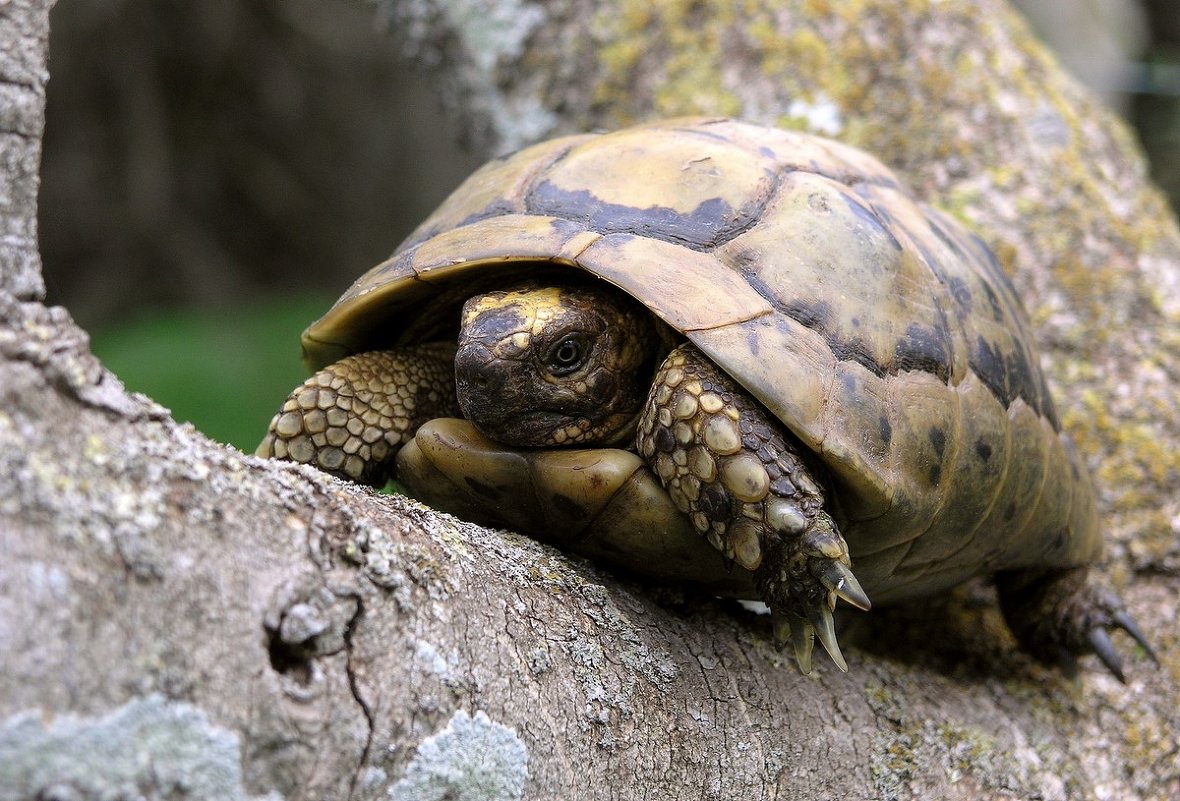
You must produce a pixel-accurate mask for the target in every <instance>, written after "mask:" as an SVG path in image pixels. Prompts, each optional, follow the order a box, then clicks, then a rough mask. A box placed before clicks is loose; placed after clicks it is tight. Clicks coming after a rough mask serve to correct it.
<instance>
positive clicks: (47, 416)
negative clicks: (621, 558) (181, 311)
mask: <svg viewBox="0 0 1180 801" xmlns="http://www.w3.org/2000/svg"><path fill="white" fill-rule="evenodd" d="M46 5H47V4H46V3H38V2H33V1H32V0H28V2H15V3H10V4H8V5H6V6H4V8H3V9H2V10H0V15H3V17H4V18H3V22H4V23H5V24H4V25H2V26H0V30H3V31H5V37H6V38H4V39H3V40H2V41H0V45H2V46H0V85H2V86H3V87H8V88H9V89H8V91H12V92H14V94H13V95H11V96H12V97H13V101H12V107H11V110H10V108H9V105H8V104H7V103H6V104H5V106H4V114H3V115H0V148H3V156H4V159H3V162H2V163H4V164H5V165H6V166H5V170H6V175H5V178H6V185H7V186H9V187H10V189H9V191H8V193H7V197H8V198H10V200H9V201H7V205H5V206H3V207H2V208H0V214H2V215H3V217H2V224H3V231H4V232H5V233H4V240H3V248H2V250H3V253H4V256H3V259H2V260H0V264H3V265H4V272H3V273H2V274H0V275H2V279H0V289H2V290H3V293H4V299H3V301H2V302H0V393H2V397H3V402H2V403H0V519H2V521H3V523H2V525H0V552H2V553H3V554H4V559H3V560H0V635H2V637H3V640H4V642H5V643H6V646H7V647H6V648H5V650H4V656H3V663H4V664H3V669H2V670H0V713H2V714H0V799H7V798H24V797H42V798H62V799H64V798H90V797H114V796H119V795H120V794H123V795H130V794H131V793H132V792H134V793H137V794H139V795H142V796H143V797H149V798H159V797H164V796H168V797H186V798H219V799H220V798H231V799H232V798H246V797H269V798H276V797H280V796H281V797H291V798H296V797H299V798H304V797H305V798H346V797H353V798H377V797H393V798H405V799H421V798H493V799H515V798H522V797H528V798H574V797H577V798H604V799H605V798H617V797H627V798H631V797H642V798H649V799H662V798H669V799H671V798H682V797H684V796H685V795H686V794H695V795H699V796H700V797H703V798H799V799H808V798H829V797H849V798H904V797H916V796H921V797H942V798H972V799H974V798H979V797H982V796H986V797H995V798H1032V797H1039V798H1067V797H1069V798H1075V797H1082V798H1088V797H1099V796H1101V797H1120V798H1166V797H1175V796H1176V795H1178V794H1180V778H1178V776H1180V752H1178V750H1177V747H1176V744H1175V732H1176V731H1177V730H1180V712H1178V711H1177V710H1178V709H1180V693H1178V692H1177V679H1178V675H1180V663H1178V662H1177V656H1176V655H1177V653H1178V646H1177V626H1176V603H1175V599H1176V597H1177V590H1178V589H1180V579H1178V578H1177V572H1178V567H1180V555H1178V546H1177V544H1176V536H1175V532H1174V530H1173V528H1172V526H1173V523H1172V522H1171V521H1172V520H1174V519H1180V509H1177V506H1176V504H1177V498H1178V497H1180V494H1178V493H1177V492H1176V490H1177V484H1178V483H1180V467H1178V465H1177V463H1176V460H1177V459H1178V458H1180V457H1178V456H1177V454H1178V453H1180V448H1177V447H1175V445H1176V443H1177V442H1180V432H1178V431H1177V429H1178V427H1180V422H1178V421H1177V419H1176V416H1175V411H1174V410H1175V409H1176V408H1178V407H1180V392H1178V391H1177V381H1178V380H1180V364H1178V363H1177V362H1178V360H1180V347H1177V345H1178V344H1180V343H1177V341H1176V333H1175V332H1176V331H1177V330H1180V325H1177V323H1180V319H1178V318H1180V235H1178V234H1177V230H1176V226H1175V222H1174V220H1173V219H1172V218H1171V217H1170V216H1169V215H1168V214H1167V212H1166V210H1165V209H1164V207H1163V205H1162V203H1161V201H1160V200H1159V198H1158V195H1157V194H1156V193H1155V192H1154V190H1152V189H1151V188H1150V187H1149V186H1148V185H1147V184H1146V182H1145V179H1144V178H1143V170H1142V165H1141V164H1140V162H1139V160H1138V158H1137V156H1136V155H1135V154H1134V152H1133V151H1132V149H1131V148H1130V145H1129V142H1130V139H1129V137H1128V136H1127V134H1126V133H1125V131H1124V130H1123V129H1122V128H1121V127H1120V126H1119V125H1118V124H1117V123H1116V122H1115V121H1114V120H1113V119H1111V118H1110V116H1109V115H1107V114H1106V113H1105V112H1103V111H1102V110H1101V109H1098V108H1097V107H1095V106H1094V105H1093V104H1092V102H1091V101H1090V100H1089V98H1088V96H1087V95H1086V94H1085V93H1084V92H1082V91H1081V90H1080V89H1078V88H1077V87H1076V86H1074V85H1073V84H1072V83H1071V82H1070V81H1069V80H1068V79H1066V78H1065V77H1063V76H1062V75H1060V74H1059V72H1058V71H1057V69H1056V67H1055V66H1053V65H1052V63H1051V62H1050V61H1049V60H1048V59H1047V57H1046V56H1045V55H1044V54H1043V53H1042V52H1041V51H1040V50H1039V48H1038V47H1037V45H1036V44H1035V43H1033V42H1032V41H1031V40H1029V38H1028V37H1027V34H1026V33H1025V32H1024V30H1023V27H1022V26H1021V24H1020V23H1019V21H1018V20H1015V19H1014V18H1012V16H1011V15H1010V13H1009V12H1008V11H1007V10H1006V9H1004V8H1003V7H1002V6H1000V5H997V4H993V3H986V2H985V3H973V4H968V3H946V2H943V3H931V4H929V6H927V5H925V4H922V3H917V4H907V6H906V7H905V9H904V10H903V9H901V8H900V7H895V6H896V4H892V3H885V2H880V3H863V4H858V5H857V13H856V14H855V15H853V14H851V13H850V12H849V11H848V9H846V8H844V7H842V6H840V5H839V4H831V5H832V6H833V8H832V10H831V11H830V12H824V11H823V9H821V8H820V7H819V6H820V4H802V3H801V4H794V3H791V2H785V1H784V2H782V3H778V4H776V6H777V7H778V8H779V11H778V14H777V16H775V17H774V18H767V19H765V20H764V19H762V18H761V17H760V16H759V15H758V14H757V13H752V14H750V15H747V16H739V15H737V14H735V13H732V11H731V10H730V9H731V8H732V4H729V3H696V4H684V5H683V6H681V5H680V4H643V5H642V6H639V7H632V6H631V5H629V4H627V3H623V2H620V3H618V4H617V5H616V4H614V3H590V2H579V1H578V0H573V1H572V2H569V3H562V4H558V3H552V4H550V3H545V4H542V3H527V2H524V1H523V0H514V1H513V2H507V0H505V2H502V3H499V4H492V5H491V6H489V11H488V12H487V15H488V16H487V18H485V19H483V20H482V22H483V23H484V24H482V25H481V24H480V22H481V20H474V21H473V19H471V18H469V17H465V16H463V15H462V14H461V13H460V12H461V11H463V10H468V11H470V12H471V13H474V10H475V9H477V8H482V7H483V5H482V4H476V3H463V2H451V3H432V2H419V3H415V4H408V3H407V4H392V5H390V4H383V5H382V7H383V8H385V9H386V10H387V12H388V13H391V14H393V18H394V19H395V20H396V21H397V22H398V23H399V26H400V27H399V30H400V31H401V32H402V35H403V36H405V37H406V38H407V40H408V41H411V42H412V43H413V46H414V47H415V48H416V52H418V53H421V54H426V53H430V52H435V53H437V54H438V55H437V56H436V60H437V61H438V64H439V68H440V69H441V70H443V74H444V75H445V76H447V78H446V79H447V81H448V82H449V85H450V86H451V87H452V91H453V92H454V93H455V94H454V95H453V96H454V97H455V98H458V99H457V100H456V102H455V105H456V106H462V108H463V109H464V110H465V111H466V112H467V113H468V114H469V115H471V116H470V119H474V120H475V122H474V123H468V124H467V125H466V126H465V127H466V128H467V129H468V130H472V131H476V132H482V133H480V136H482V137H483V139H482V141H485V142H488V143H491V142H495V143H498V144H497V145H496V146H497V147H498V146H501V145H503V144H504V143H516V142H520V141H524V140H527V139H531V138H533V137H535V136H540V135H542V134H545V133H548V132H550V131H551V130H565V129H575V128H586V127H595V126H604V125H611V126H613V125H615V124H618V123H622V122H626V121H629V120H631V119H633V118H637V117H646V116H651V115H653V114H674V113H688V112H698V111H703V112H709V113H715V112H724V113H734V114H740V115H743V116H747V117H753V118H757V119H762V120H769V121H776V122H780V123H788V124H790V123H793V122H798V121H800V120H810V124H811V125H813V126H816V125H828V124H835V123H832V121H833V120H837V121H838V124H839V127H840V131H839V133H840V134H841V136H842V138H845V139H848V140H849V141H852V142H853V143H859V144H862V145H868V146H870V147H871V148H872V149H874V150H875V151H876V152H878V153H879V154H881V155H883V156H884V157H885V158H886V159H887V160H888V161H890V162H891V163H892V164H893V165H894V166H896V167H898V168H899V169H901V170H903V171H904V173H905V174H906V175H907V176H908V177H909V179H910V180H911V181H912V182H913V183H914V185H915V186H916V187H917V188H918V190H919V191H920V192H922V193H923V194H925V195H927V196H929V197H935V196H939V197H943V198H949V203H948V207H949V208H950V210H951V211H952V212H954V213H957V214H958V215H959V216H961V217H963V218H966V219H967V220H968V221H969V222H971V223H972V224H974V225H975V227H977V228H978V229H979V230H981V231H982V232H984V234H985V235H986V236H987V238H988V239H989V241H990V242H991V243H992V244H993V245H994V246H996V247H997V249H998V251H999V252H1000V253H1001V255H1002V256H1003V257H1004V259H1005V263H1006V265H1007V266H1008V267H1009V268H1010V269H1011V270H1012V272H1013V275H1014V277H1015V280H1016V282H1017V283H1018V285H1019V287H1020V288H1021V290H1022V292H1023V293H1024V294H1025V296H1026V297H1027V298H1028V299H1030V305H1031V306H1032V308H1033V313H1034V318H1035V322H1036V324H1037V327H1038V331H1039V334H1040V336H1041V338H1042V341H1043V344H1044V345H1045V347H1046V352H1047V354H1048V356H1049V358H1050V360H1051V361H1052V363H1053V370H1052V375H1053V376H1054V379H1055V381H1056V383H1057V386H1058V388H1059V398H1060V400H1061V401H1062V406H1063V408H1064V409H1065V418H1066V420H1067V422H1068V425H1069V427H1070V428H1071V431H1072V432H1073V433H1074V434H1075V435H1076V436H1077V438H1078V439H1079V441H1080V443H1081V446H1082V447H1083V449H1084V451H1085V452H1086V453H1087V455H1088V456H1089V457H1090V458H1091V461H1092V463H1093V466H1094V468H1095V474H1096V478H1097V480H1098V483H1099V486H1100V488H1101V489H1102V491H1103V493H1102V503H1103V507H1104V508H1103V512H1104V515H1105V519H1107V520H1108V521H1109V524H1110V532H1111V543H1112V547H1111V554H1110V560H1109V562H1110V564H1109V571H1110V573H1111V575H1112V577H1113V579H1114V580H1115V581H1116V583H1119V584H1121V585H1123V586H1122V592H1123V594H1124V597H1125V598H1126V599H1127V600H1128V602H1129V604H1130V606H1131V608H1132V609H1133V611H1134V613H1135V615H1136V617H1138V618H1139V619H1140V620H1141V621H1145V624H1146V628H1148V629H1150V635H1151V636H1152V638H1153V639H1154V641H1155V642H1156V643H1157V645H1158V646H1159V651H1160V655H1161V659H1162V661H1163V667H1162V669H1159V670H1155V671H1153V670H1151V669H1149V668H1148V667H1147V666H1146V665H1145V664H1144V663H1143V662H1141V661H1139V662H1136V663H1135V664H1133V665H1132V666H1131V669H1130V673H1131V683H1130V685H1129V686H1127V687H1122V686H1120V685H1118V684H1117V683H1116V682H1115V681H1114V680H1113V679H1110V678H1109V677H1107V676H1105V675H1104V674H1102V673H1101V672H1099V671H1098V670H1096V669H1095V666H1094V665H1093V664H1091V663H1090V662H1085V663H1083V670H1082V673H1081V675H1080V676H1079V677H1078V678H1076V679H1070V678H1067V677H1065V676H1063V675H1062V674H1061V673H1059V672H1056V671H1053V670H1048V669H1045V668H1042V667H1039V666H1037V665H1034V664H1032V663H1030V662H1029V661H1028V660H1027V659H1026V658H1025V657H1024V656H1023V655H1021V654H1019V653H1017V652H1015V651H1014V646H1013V644H1012V641H1011V639H1010V637H1009V636H1008V634H1007V633H1006V631H1005V630H1004V628H1003V626H1002V624H1001V622H1000V618H999V616H998V613H997V612H996V609H995V606H994V599H993V598H992V596H991V595H990V592H989V591H988V590H987V589H986V588H984V587H983V586H982V585H971V586H968V587H967V588H964V589H963V590H961V591H959V592H958V593H956V594H955V595H953V596H951V597H949V598H940V599H934V600H931V601H929V602H927V603H924V604H919V605H914V606H909V607H906V608H903V609H896V610H876V609H874V610H873V612H872V613H871V614H870V615H866V616H862V617H858V618H852V619H851V623H852V625H853V627H854V628H853V630H852V631H850V632H849V633H848V635H847V636H844V635H842V637H841V641H842V643H843V642H847V643H848V647H847V648H846V655H847V656H848V659H849V663H850V671H849V673H847V674H842V673H839V672H838V671H836V670H835V669H834V668H832V666H831V665H828V664H826V663H824V664H822V665H819V666H817V669H816V671H815V673H814V674H813V675H812V676H810V677H805V676H801V675H799V674H798V673H797V671H796V670H795V669H794V668H793V667H792V666H791V665H790V664H789V663H788V662H787V660H785V659H784V658H782V657H780V656H779V655H778V654H777V653H775V651H774V650H773V649H772V648H771V647H770V645H769V631H768V629H769V626H768V623H767V620H766V619H765V618H763V617H760V616H757V615H755V614H752V613H750V612H748V611H746V610H744V609H742V608H740V607H736V606H732V605H730V604H726V603H722V602H719V601H715V600H713V599H709V598H702V597H696V596H692V595H680V594H677V593H675V592H672V591H667V590H664V591H659V590H655V589H653V588H650V587H648V586H646V585H644V584H643V583H641V582H635V583H632V582H630V581H629V580H627V579H626V578H624V577H614V576H611V575H608V574H606V573H604V572H602V571H600V570H598V569H597V568H595V567H594V566H592V565H589V564H586V563H584V562H581V561H579V560H576V559H572V558H569V557H566V556H564V555H562V554H560V553H558V552H556V551H554V550H552V549H550V548H548V547H546V546H543V545H540V544H537V543H535V542H532V541H531V540H528V539H525V538H523V537H520V536H517V535H514V534H510V533H506V532H495V531H488V530H485V529H481V528H479V527H475V526H470V525H467V524H464V523H461V522H458V521H456V520H455V519H453V518H450V517H447V516H445V515H440V514H437V513H434V512H432V511H430V510H427V509H426V508H424V507H422V506H420V505H418V504H416V503H414V502H412V501H408V500H403V499H398V498H390V497H386V496H379V495H376V494H373V493H370V492H368V491H365V490H362V489H357V488H355V487H351V486H346V485H344V484H342V483H340V482H337V481H335V480H332V479H329V478H326V477H324V476H322V475H320V474H318V473H316V472H314V471H311V470H308V469H304V468H298V467H293V466H290V465H278V464H262V463H260V462H258V461H257V460H255V459H253V458H252V457H247V456H244V455H242V454H240V453H238V452H236V451H234V450H232V449H228V448H225V447H223V446H220V445H218V444H216V443H213V442H210V441H208V440H207V439H205V438H204V437H202V436H201V435H199V434H198V433H197V432H195V431H194V430H193V429H192V428H191V427H188V426H183V425H177V424H176V423H174V422H172V421H171V420H170V419H169V418H168V416H167V414H166V413H165V411H164V410H162V409H160V408H159V407H158V406H156V405H155V404H154V403H152V402H151V401H150V400H148V399H145V398H143V397H141V396H133V395H128V394H126V393H125V392H124V391H123V390H122V387H121V386H120V385H119V383H118V381H117V379H115V378H114V376H112V375H111V374H109V373H108V372H106V371H105V370H104V369H103V368H102V366H101V365H100V364H99V363H98V362H97V361H96V360H95V359H94V358H93V356H91V355H90V354H89V352H88V349H87V341H86V337H85V334H83V333H82V332H80V331H79V330H78V329H77V328H76V327H75V326H74V325H73V324H72V322H71V321H70V319H69V317H68V315H66V314H65V313H64V312H62V311H61V310H59V309H47V308H45V307H44V306H42V305H40V304H39V303H38V302H37V299H38V298H39V297H40V292H41V289H40V285H39V283H38V281H39V278H38V277H37V266H38V262H37V260H36V254H35V251H34V250H33V248H32V242H33V233H32V232H34V231H35V227H34V220H35V211H36V210H35V206H34V201H35V195H36V174H35V165H36V163H37V159H38V158H39V150H38V137H39V135H40V130H41V125H42V123H41V115H42V108H43V100H44V59H45V53H44V44H45V30H46V24H47V23H46V17H47V8H46ZM803 6H806V7H808V8H809V9H810V11H809V12H808V14H806V15H805V14H804V13H803V12H802V11H801V10H800V8H801V7H803ZM677 14H680V15H682V16H679V17H678V16H677ZM489 20H490V21H489ZM498 20H502V21H503V22H502V23H500V22H497V21H498ZM514 21H515V25H514V24H513V23H514ZM9 23H12V24H9ZM9 31H18V32H19V33H18V35H15V36H10V35H9V34H8V32H9ZM481 32H482V33H484V34H486V36H484V37H483V38H480V37H479V36H477V34H479V33H481ZM431 48H434V49H433V50H431ZM423 57H424V58H425V56H423ZM479 69H484V70H485V76H482V77H481V76H480V75H479V74H477V71H478V70H479ZM489 69H490V70H491V73H490V74H491V78H490V79H489V78H488V77H486V73H487V71H488V70H489ZM12 87H15V88H12ZM933 109H937V110H938V113H937V114H935V113H931V110H933ZM489 146H492V145H489ZM1128 327H1129V328H1130V333H1129V334H1122V333H1120V328H1122V329H1126V328H1128ZM1169 445H1170V447H1169ZM685 788H691V789H688V790H687V791H686V789H685Z"/></svg>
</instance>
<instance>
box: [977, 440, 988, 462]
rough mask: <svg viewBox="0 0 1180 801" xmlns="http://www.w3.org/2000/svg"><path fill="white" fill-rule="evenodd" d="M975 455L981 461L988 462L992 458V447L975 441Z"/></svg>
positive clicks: (980, 441) (981, 441)
mask: <svg viewBox="0 0 1180 801" xmlns="http://www.w3.org/2000/svg"><path fill="white" fill-rule="evenodd" d="M975 455H976V456H978V457H979V458H980V459H981V460H982V461H985V462H986V461H989V460H990V459H991V458H992V446H991V445H988V444H987V443H986V442H984V441H983V440H981V439H977V440H975Z"/></svg>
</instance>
